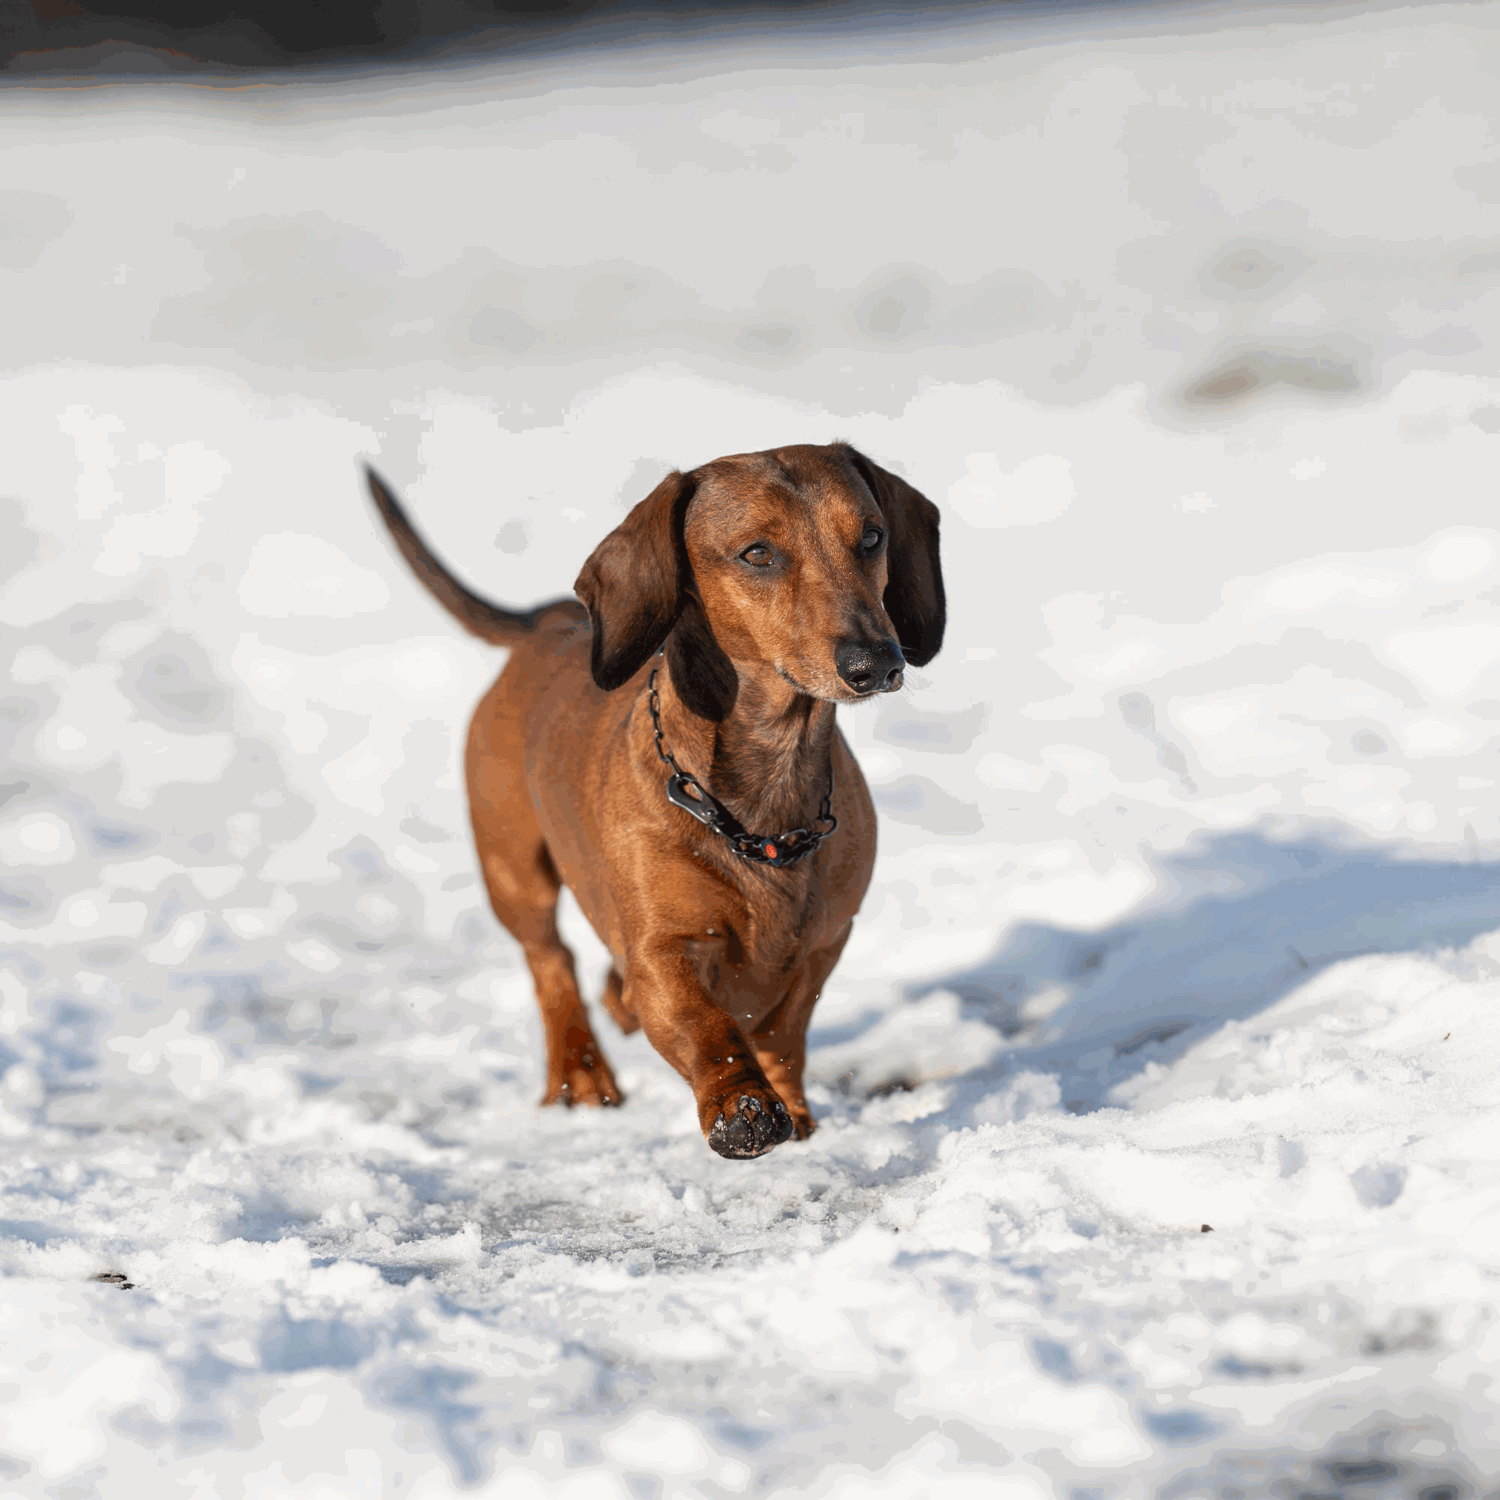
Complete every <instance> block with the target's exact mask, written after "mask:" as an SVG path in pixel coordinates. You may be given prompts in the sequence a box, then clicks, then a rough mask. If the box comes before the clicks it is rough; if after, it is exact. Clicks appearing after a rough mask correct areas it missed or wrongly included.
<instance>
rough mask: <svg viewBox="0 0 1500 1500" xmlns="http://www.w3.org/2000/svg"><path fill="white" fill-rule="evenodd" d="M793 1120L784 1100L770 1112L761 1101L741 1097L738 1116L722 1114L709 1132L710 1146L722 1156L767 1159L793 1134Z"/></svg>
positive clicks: (776, 1101)
mask: <svg viewBox="0 0 1500 1500" xmlns="http://www.w3.org/2000/svg"><path fill="white" fill-rule="evenodd" d="M792 1129H793V1127H792V1117H791V1116H790V1115H789V1114H788V1113H787V1112H786V1106H785V1105H784V1104H783V1103H782V1102H781V1100H779V1099H777V1100H775V1101H774V1102H773V1103H772V1105H771V1107H770V1109H769V1110H768V1109H767V1108H766V1107H765V1105H764V1104H762V1103H761V1102H760V1100H759V1099H756V1098H753V1097H752V1096H751V1095H749V1094H741V1095H740V1097H739V1104H738V1106H737V1108H736V1109H735V1112H734V1114H733V1115H732V1116H731V1117H730V1118H729V1119H727V1120H726V1119H725V1117H724V1116H723V1115H722V1114H721V1115H720V1116H719V1117H718V1119H716V1120H715V1121H714V1123H713V1128H712V1129H711V1130H710V1131H709V1132H708V1144H709V1145H710V1146H712V1147H713V1149H714V1150H715V1151H717V1152H718V1153H719V1155H720V1156H728V1157H733V1158H740V1159H743V1158H746V1157H752V1156H764V1155H765V1154H766V1152H767V1151H769V1150H770V1149H771V1147H772V1146H779V1145H780V1144H781V1143H782V1142H783V1141H784V1140H787V1139H788V1138H789V1137H790V1136H791V1134H792Z"/></svg>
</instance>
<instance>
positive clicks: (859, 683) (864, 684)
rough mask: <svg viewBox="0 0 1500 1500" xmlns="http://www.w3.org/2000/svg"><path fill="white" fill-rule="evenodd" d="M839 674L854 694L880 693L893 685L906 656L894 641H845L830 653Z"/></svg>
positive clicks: (901, 670) (903, 667) (904, 664)
mask: <svg viewBox="0 0 1500 1500" xmlns="http://www.w3.org/2000/svg"><path fill="white" fill-rule="evenodd" d="M833 662H834V665H835V666H836V667H837V668H838V669H839V676H840V677H842V678H843V679H844V681H845V682H847V683H848V684H849V686H850V687H852V688H853V689H854V691H855V692H856V693H883V692H885V691H886V690H887V689H889V688H892V687H894V686H895V685H896V679H897V678H898V677H899V676H900V675H901V673H902V672H903V671H904V670H905V667H906V658H905V657H904V656H902V654H901V648H900V646H898V645H897V644H896V643H895V641H871V642H868V643H866V642H862V641H861V642H855V641H845V642H844V644H843V645H841V646H839V647H838V648H837V649H836V650H835V651H834V653H833Z"/></svg>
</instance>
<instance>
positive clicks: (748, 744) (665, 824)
mask: <svg viewBox="0 0 1500 1500" xmlns="http://www.w3.org/2000/svg"><path fill="white" fill-rule="evenodd" d="M369 481H370V491H371V493H372V494H373V495H374V497H375V503H376V505H377V506H379V508H380V512H381V514H382V515H383V516H384V518H385V521H386V524H387V525H388V526H389V527H390V529H391V533H392V535H393V536H394V537H395V540H396V544H397V546H398V547H399V548H400V549H401V552H402V554H403V555H404V556H405V558H406V560H407V561H408V562H409V563H410V564H411V565H412V567H413V568H414V569H415V571H416V574H417V577H418V578H419V579H421V581H422V582H423V583H424V584H425V585H426V586H427V587H428V589H430V590H431V592H432V593H433V594H434V595H435V596H436V597H437V599H438V600H439V602H440V603H442V604H443V605H444V607H445V608H447V609H448V610H449V611H450V612H451V613H452V614H453V615H454V616H456V617H457V619H458V620H459V621H460V623H461V624H463V625H464V626H465V628H466V629H468V630H469V631H470V632H472V633H473V634H474V635H477V636H479V637H481V638H482V639H484V640H487V641H493V642H494V643H495V644H496V645H501V646H508V647H510V648H511V655H510V660H509V661H508V662H507V663H506V666H505V669H504V671H502V672H501V674H500V677H499V679H498V680H497V681H496V683H495V685H494V687H492V688H491V689H490V690H489V692H488V693H487V694H486V695H485V696H484V698H483V699H482V700H481V702H480V704H479V707H478V709H477V710H476V711H475V714H474V719H473V723H472V724H471V725H470V728H469V745H468V756H467V775H468V787H469V808H470V815H471V817H472V819H473V825H474V841H475V843H476V845H477V846H478V850H479V862H480V867H481V869H482V871H483V873H484V882H485V886H486V888H487V889H488V891H489V898H490V902H491V904H492V905H493V907H494V909H495V915H496V916H498V917H499V918H500V920H501V922H502V923H504V925H505V926H506V928H507V929H509V931H510V932H511V933H512V934H513V935H514V936H515V938H516V940H517V941H518V942H519V943H520V944H521V947H522V949H523V950H524V952H525V954H526V961H527V963H528V964H529V965H530V968H531V974H532V978H533V980H534V981H535V984H536V994H537V1001H538V1003H539V1004H540V1006H541V1012H542V1026H543V1030H544V1031H545V1033H546V1038H547V1091H546V1094H545V1096H544V1097H543V1099H542V1103H543V1104H553V1103H556V1102H558V1101H559V1100H561V1101H562V1102H563V1103H566V1104H570V1105H571V1104H594V1105H599V1104H618V1103H619V1102H620V1100H621V1094H620V1090H619V1088H618V1087H617V1085H616V1084H615V1080H614V1075H613V1074H612V1073H611V1072H610V1067H609V1064H608V1063H607V1062H606V1061H605V1058H604V1054H603V1052H602V1051H601V1050H600V1047H599V1043H598V1042H597V1041H596V1040H595V1038H594V1032H593V1029H592V1028H591V1027H590V1025H589V1020H588V1015H587V1013H586V1012H585V1010H584V1006H583V1001H582V999H581V997H580V995H579V993H578V983H577V979H576V977H575V975H574V970H573V957H572V954H571V953H570V952H569V951H568V949H567V948H566V947H564V945H563V943H562V941H561V939H560V938H559V936H558V931H557V921H556V913H557V898H558V893H559V891H560V889H561V888H562V887H563V886H564V885H566V886H567V887H568V888H569V889H570V890H571V891H572V892H573V894H574V896H575V897H576V898H577V901H578V905H579V906H580V907H581V908H582V910H583V913H584V915H585V916H586V917H587V918H588V920H589V922H590V923H591V924H592V925H593V928H594V931H595V932H597V933H598V934H599V936H600V938H601V939H602V940H603V941H604V943H605V946H606V947H607V948H608V949H609V951H610V953H611V955H612V956H613V959H614V967H613V969H612V970H611V972H610V975H609V979H608V981H607V983H606V985H605V989H604V997H603V998H604V1005H605V1008H606V1009H607V1010H608V1011H609V1013H610V1015H611V1016H613V1017H614V1019H615V1020H616V1021H617V1022H618V1023H619V1025H620V1027H621V1029H622V1030H623V1031H625V1032H626V1033H627V1034H628V1033H630V1032H632V1031H635V1030H636V1029H637V1027H641V1026H644V1027H645V1029H646V1035H647V1037H648V1038H649V1039H650V1041H651V1044H652V1046H654V1047H655V1048H656V1050H657V1051H658V1052H659V1053H661V1055H662V1056H663V1057H664V1058H666V1059H667V1061H668V1062H669V1063H671V1064H672V1066H673V1067H674V1068H676V1069H677V1071H678V1072H679V1073H681V1074H682V1076H683V1077H684V1078H685V1079H687V1081H688V1083H689V1085H690V1086H691V1087H692V1090H693V1095H694V1097H695V1098H696V1100H697V1103H698V1120H699V1123H700V1125H701V1126H702V1128H703V1133H704V1135H705V1136H707V1138H708V1143H709V1145H710V1146H712V1147H713V1149H714V1150H715V1151H717V1152H718V1153H719V1154H720V1155H721V1156H732V1157H746V1156H760V1155H761V1154H763V1153H764V1152H766V1151H769V1150H770V1149H771V1148H772V1147H773V1146H775V1145H778V1144H779V1143H780V1142H782V1141H784V1140H786V1138H787V1137H788V1136H790V1135H791V1134H792V1133H793V1132H794V1131H795V1133H796V1134H797V1135H798V1136H800V1137H806V1136H808V1135H810V1134H811V1133H812V1131H813V1128H814V1127H813V1119H812V1116H811V1114H810V1113H809V1112H808V1108H807V1104H806V1101H805V1100H804V1099H803V1097H802V1070H803V1064H804V1062H805V1057H806V1036H807V1024H808V1020H809V1019H810V1017H811V1015H812V1008H813V1004H814V1002H815V1001H816V1000H817V998H818V994H819V991H820V990H821V989H822V987H823V983H824V981H825V980H826V979H827V978H828V975H829V973H830V972H831V971H832V969H833V966H834V964H835V963H837V962H838V957H839V954H840V952H841V951H842V950H843V947H844V944H845V942H846V941H847V940H848V937H849V929H850V924H851V923H852V922H853V920H854V914H855V912H857V911H858V910H859V904H860V901H861V900H862V899H863V897H864V893H865V888H866V886H868V884H869V881H870V872H871V869H872V868H873V866H874V862H875V810H874V808H873V807H872V805H871V803H870V794H869V792H868V791H867V790H866V788H865V783H864V779H863V777H861V775H860V773H859V766H858V764H857V763H856V762H855V759H854V756H853V755H852V754H851V753H850V751H849V747H848V746H847V745H846V744H845V743H844V740H843V737H842V736H841V735H840V734H839V733H838V731H837V730H836V729H835V727H834V712H835V707H836V705H837V704H840V703H855V702H860V701H862V700H864V699H867V698H871V697H874V696H875V695H876V694H879V693H886V692H893V691H895V689H897V688H898V687H900V686H901V680H902V677H901V674H902V670H903V668H904V667H905V666H906V663H907V662H908V661H909V662H913V663H915V664H916V665H919V666H920V665H922V664H923V663H925V662H927V661H929V660H930V659H931V658H932V657H933V656H934V655H935V654H936V652H937V650H938V647H939V646H940V645H941V644H942V639H943V622H944V602H943V581H942V573H941V571H940V569H939V564H938V514H937V507H936V506H934V505H933V504H932V502H931V501H929V500H927V499H926V498H925V497H924V496H922V495H920V494H918V493H917V491H916V490H914V489H913V488H912V487H911V486H910V485H909V484H906V483H905V482H904V481H903V480H900V479H898V478H896V476H895V475H893V474H888V473H887V472H886V471H885V470H884V469H881V468H879V467H878V466H877V465H875V464H873V463H871V462H870V461H869V459H867V458H865V457H864V456H863V455H861V454H859V453H856V452H855V451H854V449H853V448H850V447H849V446H847V445H846V444H843V443H834V444H832V445H831V446H829V447H826V448H816V447H794V448H778V449H774V450H772V451H770V452H767V453H746V454H739V455H737V456H735V457H732V458H721V459H717V460H716V461H715V462H713V463H709V464H704V465H703V466H702V467H701V468H698V469H694V470H693V471H692V472H691V473H689V474H681V473H673V474H669V475H668V476H667V477H666V478H665V479H664V480H662V482H661V483H660V484H659V485H658V486H657V487H656V489H654V490H653V491H652V492H651V494H650V495H649V496H647V498H646V499H644V500H643V501H641V503H640V504H639V505H637V506H636V507H635V509H634V510H632V511H631V512H630V514H629V515H628V516H627V517H626V518H625V520H624V521H623V522H622V523H621V524H620V525H619V526H618V527H617V528H616V529H615V530H614V531H612V532H611V533H610V534H609V535H608V536H607V537H605V538H604V540H603V541H602V542H600V544H599V546H598V547H597V548H596V549H595V551H594V554H593V556H592V557H590V558H589V560H588V561H587V562H586V563H585V564H584V566H583V571H582V572H581V573H580V574H579V575H578V580H577V583H576V584H575V585H574V586H575V588H576V589H577V591H578V595H579V598H580V599H582V601H583V603H582V604H579V603H578V602H577V600H574V599H558V600H555V601H554V602H552V603H550V604H544V605H541V606H539V607H538V608H536V609H534V610H532V611H530V612H529V613H525V614H521V613H516V612H513V611H510V610H505V609H500V608H498V607H497V606H495V605H493V604H489V603H486V602H485V601H484V600H482V599H480V598H478V597H477V596H476V595H474V594H471V593H470V592H469V591H468V590H467V589H465V588H464V587H463V586H462V585H461V584H460V583H458V582H457V581H456V580H455V579H454V578H453V577H452V576H451V575H450V574H448V573H447V572H446V571H445V570H444V569H443V567H442V565H441V564H440V563H438V562H437V560H436V559H435V558H434V557H433V556H432V554H431V553H430V552H429V551H428V549H427V547H426V546H425V544H424V543H423V542H422V539H421V538H420V537H419V536H418V535H417V533H416V532H415V531H414V530H413V529H412V527H411V524H410V522H408V520H407V518H406V516H405V514H404V513H403V511H402V509H401V507H400V506H399V505H398V504H397V502H396V501H395V499H394V498H393V497H392V496H391V494H390V492H389V491H388V490H387V489H386V488H385V486H384V485H383V484H382V483H381V481H380V480H379V479H378V478H377V477H376V476H375V475H374V474H373V473H370V475H369ZM898 642H899V644H898ZM658 651H660V652H661V653H662V656H661V659H660V660H658V661H655V662H653V660H652V658H653V656H655V655H656V653H657V652H658ZM835 827H836V829H837V831H836V833H835V832H834V829H835ZM747 830H756V832H754V833H750V832H747ZM782 830H787V831H785V832H783V831H782Z"/></svg>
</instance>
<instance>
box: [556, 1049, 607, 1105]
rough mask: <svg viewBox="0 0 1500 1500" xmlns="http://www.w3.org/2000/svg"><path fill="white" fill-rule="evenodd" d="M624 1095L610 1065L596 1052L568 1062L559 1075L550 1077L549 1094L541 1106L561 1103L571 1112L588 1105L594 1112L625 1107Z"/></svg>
mask: <svg viewBox="0 0 1500 1500" xmlns="http://www.w3.org/2000/svg"><path fill="white" fill-rule="evenodd" d="M624 1102H625V1095H624V1093H623V1092H622V1091H621V1089H620V1086H619V1084H617V1083H616V1082H615V1075H614V1073H613V1072H611V1071H610V1066H609V1064H608V1063H607V1062H605V1060H604V1059H603V1057H601V1056H600V1055H599V1054H598V1053H597V1052H594V1053H586V1054H585V1055H584V1056H582V1057H580V1058H577V1059H573V1060H570V1062H568V1063H565V1064H564V1065H563V1067H562V1068H560V1069H559V1070H558V1072H557V1073H556V1074H550V1073H549V1075H548V1078H547V1092H546V1093H545V1094H543V1095H542V1103H543V1104H544V1105H547V1104H562V1105H566V1106H567V1107H568V1108H569V1109H572V1107H573V1106H574V1105H575V1104H587V1105H590V1106H591V1107H593V1108H594V1109H600V1108H604V1109H610V1108H613V1107H614V1106H615V1105H619V1104H623V1103H624Z"/></svg>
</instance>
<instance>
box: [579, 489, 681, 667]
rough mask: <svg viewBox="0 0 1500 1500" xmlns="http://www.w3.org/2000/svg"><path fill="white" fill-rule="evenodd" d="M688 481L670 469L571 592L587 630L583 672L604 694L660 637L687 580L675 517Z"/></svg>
mask: <svg viewBox="0 0 1500 1500" xmlns="http://www.w3.org/2000/svg"><path fill="white" fill-rule="evenodd" d="M692 494H693V481H692V480H691V479H690V478H689V477H688V476H687V475H685V474H680V473H678V472H677V471H676V470H673V472H672V473H670V474H668V475H667V477H666V478H665V479H663V480H662V482H661V483H660V484H659V485H657V487H656V488H655V489H654V490H652V491H651V493H650V494H649V495H647V496H646V498H645V499H644V500H642V501H641V503H640V504H639V505H637V506H636V507H635V509H634V510H632V511H631V512H630V514H629V515H628V516H626V517H625V519H624V520H623V521H621V522H620V524H619V525H618V526H616V527H615V529H614V530H613V531H612V532H610V534H609V535H608V536H607V537H605V538H604V540H603V541H602V542H600V543H599V545H598V546H597V547H595V548H594V551H593V555H592V556H591V557H590V558H589V560H588V561H587V562H586V563H584V565H583V571H582V572H581V573H580V574H579V575H578V578H577V581H576V582H575V583H574V584H573V592H574V593H575V594H577V595H578V597H579V598H580V599H582V600H583V602H584V604H585V605H587V606H588V612H589V621H590V623H591V624H592V625H593V627H594V641H593V647H592V652H591V655H590V658H589V667H590V670H591V671H592V672H593V674H594V681H595V682H596V683H597V684H598V685H599V686H600V687H601V688H603V689H604V691H605V692H606V693H612V692H613V691H614V690H615V689H616V688H617V687H620V686H622V685H623V684H624V683H627V682H629V681H630V679H631V678H632V677H634V676H635V674H636V673H637V672H639V671H640V669H641V668H642V667H643V666H645V664H646V662H647V661H648V660H649V659H650V657H651V654H652V653H653V652H654V651H655V650H656V648H657V647H658V646H660V645H661V643H662V642H663V641H664V640H665V639H666V638H667V632H668V631H669V630H671V628H672V625H673V622H674V621H675V620H676V619H677V613H678V610H679V608H680V607H681V600H682V589H683V585H684V583H685V582H686V579H687V549H686V548H685V546H684V545H683V540H682V517H683V512H684V511H685V510H686V509H687V503H688V501H689V500H690V499H691V498H692Z"/></svg>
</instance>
